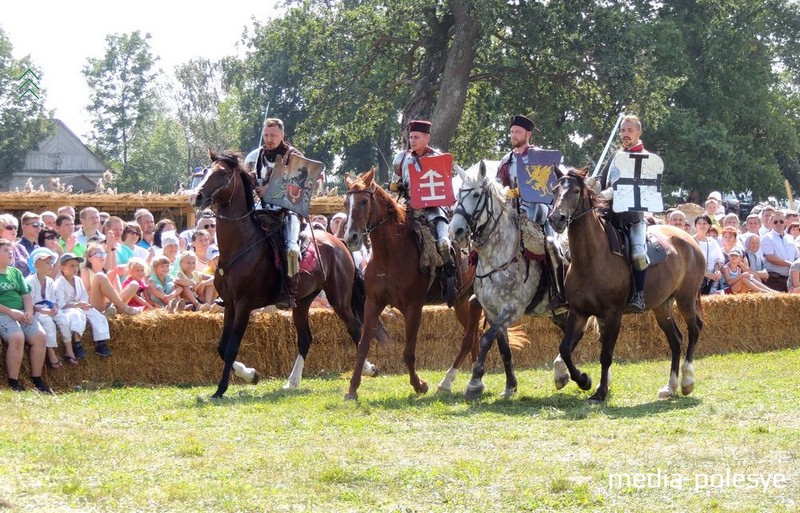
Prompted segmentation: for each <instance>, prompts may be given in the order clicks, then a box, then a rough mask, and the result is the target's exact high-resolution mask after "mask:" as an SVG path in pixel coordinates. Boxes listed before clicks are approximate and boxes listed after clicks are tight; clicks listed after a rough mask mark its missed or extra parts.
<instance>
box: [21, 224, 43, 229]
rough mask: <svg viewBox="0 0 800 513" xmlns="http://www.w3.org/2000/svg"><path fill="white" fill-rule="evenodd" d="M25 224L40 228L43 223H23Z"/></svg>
mask: <svg viewBox="0 0 800 513" xmlns="http://www.w3.org/2000/svg"><path fill="white" fill-rule="evenodd" d="M25 226H33V227H34V228H41V227H42V226H44V225H43V224H42V223H25Z"/></svg>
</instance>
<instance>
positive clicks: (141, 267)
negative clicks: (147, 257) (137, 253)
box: [122, 257, 152, 310]
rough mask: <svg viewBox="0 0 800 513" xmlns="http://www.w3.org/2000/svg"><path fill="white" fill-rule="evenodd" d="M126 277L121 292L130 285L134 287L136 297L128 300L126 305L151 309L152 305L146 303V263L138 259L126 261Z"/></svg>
mask: <svg viewBox="0 0 800 513" xmlns="http://www.w3.org/2000/svg"><path fill="white" fill-rule="evenodd" d="M127 275H128V277H127V278H126V279H125V281H124V282H123V283H122V288H123V290H124V289H126V288H127V287H128V286H130V284H131V283H133V284H135V285H136V295H135V296H134V297H132V298H131V299H130V300H128V305H130V306H135V307H142V308H144V309H145V310H147V309H149V308H152V305H151V304H150V303H148V302H147V296H146V293H147V288H148V284H147V280H146V277H147V262H145V261H144V260H142V259H141V258H139V257H133V258H131V259H130V261H128V272H127Z"/></svg>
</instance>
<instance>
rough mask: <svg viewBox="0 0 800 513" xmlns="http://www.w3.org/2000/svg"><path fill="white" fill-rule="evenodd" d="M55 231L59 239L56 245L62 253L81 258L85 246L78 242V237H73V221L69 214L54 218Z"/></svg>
mask: <svg viewBox="0 0 800 513" xmlns="http://www.w3.org/2000/svg"><path fill="white" fill-rule="evenodd" d="M56 230H58V234H59V236H60V237H61V238H60V239H59V241H58V244H59V245H60V246H61V249H62V251H63V252H64V253H72V254H73V255H75V256H77V257H82V256H83V254H84V253H85V252H86V246H85V245H83V244H81V243H80V242H78V236H77V235H75V219H74V218H73V217H71V216H70V215H69V214H59V216H58V217H57V218H56Z"/></svg>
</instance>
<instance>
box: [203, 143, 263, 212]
mask: <svg viewBox="0 0 800 513" xmlns="http://www.w3.org/2000/svg"><path fill="white" fill-rule="evenodd" d="M217 161H220V162H222V163H223V164H225V165H227V166H228V167H230V168H231V169H233V170H234V173H240V174H241V175H242V183H243V184H244V200H245V203H246V205H247V211H248V212H252V211H253V210H254V209H255V204H256V203H255V199H254V196H255V189H254V186H253V178H254V177H252V176H251V175H250V173H248V172H247V170H246V169H245V168H244V165H243V161H244V160H243V157H242V154H241V153H240V152H238V151H234V150H224V151H223V152H222V153H218V154H217V155H216V158H214V159H213V160H212V162H217Z"/></svg>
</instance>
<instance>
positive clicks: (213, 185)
mask: <svg viewBox="0 0 800 513" xmlns="http://www.w3.org/2000/svg"><path fill="white" fill-rule="evenodd" d="M208 157H209V158H210V159H211V165H210V166H209V168H208V171H207V172H206V176H205V178H204V179H203V181H202V182H200V185H198V186H197V189H196V191H195V192H194V194H193V200H192V203H193V205H194V206H195V207H197V208H207V207H208V206H209V205H211V204H212V203H215V204H217V205H226V204H228V203H230V202H231V200H232V199H233V197H234V195H235V194H236V182H237V180H235V178H236V174H237V173H238V172H244V170H243V168H242V167H241V162H242V159H241V157H242V156H241V154H239V153H236V152H233V151H230V150H226V151H224V152H222V153H220V154H217V153H215V152H214V151H213V150H208Z"/></svg>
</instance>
